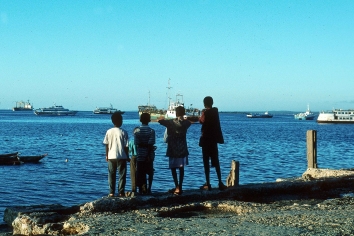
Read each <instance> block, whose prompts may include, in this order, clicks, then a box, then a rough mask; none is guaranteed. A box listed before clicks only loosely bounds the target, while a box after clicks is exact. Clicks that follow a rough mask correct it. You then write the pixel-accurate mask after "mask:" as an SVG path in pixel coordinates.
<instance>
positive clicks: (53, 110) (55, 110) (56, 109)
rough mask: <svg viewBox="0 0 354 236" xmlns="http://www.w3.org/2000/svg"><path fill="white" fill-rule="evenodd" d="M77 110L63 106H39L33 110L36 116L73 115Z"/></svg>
mask: <svg viewBox="0 0 354 236" xmlns="http://www.w3.org/2000/svg"><path fill="white" fill-rule="evenodd" d="M76 113H77V111H72V110H69V109H66V108H64V107H63V106H57V105H54V106H51V107H46V108H39V109H36V110H35V111H34V114H36V115H38V116H74V115H76Z"/></svg>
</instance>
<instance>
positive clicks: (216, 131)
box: [199, 96, 227, 190]
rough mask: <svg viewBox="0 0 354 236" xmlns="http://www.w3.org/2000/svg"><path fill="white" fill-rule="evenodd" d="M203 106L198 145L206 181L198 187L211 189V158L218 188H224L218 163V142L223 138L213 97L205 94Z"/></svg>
mask: <svg viewBox="0 0 354 236" xmlns="http://www.w3.org/2000/svg"><path fill="white" fill-rule="evenodd" d="M203 102H204V107H205V109H203V111H202V115H201V117H200V119H199V122H200V123H201V124H202V128H201V131H202V134H201V137H200V140H199V146H200V147H202V154H203V165H204V172H205V179H206V182H205V184H204V185H203V186H201V187H200V189H202V190H211V185H210V167H209V159H210V160H211V166H212V167H215V171H216V174H217V176H218V180H219V190H224V189H226V188H227V187H226V186H225V185H224V184H223V182H222V180H221V171H220V164H219V151H218V143H220V144H223V143H224V138H223V136H222V131H221V126H220V120H219V111H218V108H216V107H213V98H212V97H210V96H207V97H205V98H204V100H203Z"/></svg>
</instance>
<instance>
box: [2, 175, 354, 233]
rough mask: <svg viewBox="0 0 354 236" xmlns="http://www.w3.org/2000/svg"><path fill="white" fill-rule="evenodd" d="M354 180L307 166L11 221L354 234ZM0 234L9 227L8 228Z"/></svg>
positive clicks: (80, 228) (116, 228) (53, 226)
mask: <svg viewBox="0 0 354 236" xmlns="http://www.w3.org/2000/svg"><path fill="white" fill-rule="evenodd" d="M353 179H354V175H353V170H322V169H308V170H307V171H306V172H305V173H304V174H303V175H302V176H301V177H299V178H294V179H279V180H278V181H277V182H274V183H262V184H253V185H252V184H251V185H243V186H234V187H229V188H228V189H227V190H225V191H219V190H217V189H214V190H212V191H202V190H191V191H186V193H184V194H183V195H181V196H173V195H171V194H168V193H160V194H155V195H153V196H137V197H125V198H118V197H115V198H108V197H102V198H101V199H97V200H96V201H93V202H88V203H85V204H83V205H81V206H80V210H79V211H78V212H76V213H74V214H69V215H68V216H67V218H66V220H64V221H62V222H51V223H50V222H47V224H43V222H42V223H41V224H38V222H40V218H41V217H40V215H41V214H39V213H38V212H37V213H36V212H31V213H29V212H27V214H23V215H22V216H20V217H17V218H16V219H15V220H14V224H13V225H15V226H16V225H17V226H19V227H18V229H17V230H22V232H19V231H16V232H15V231H14V233H22V234H29V232H32V234H33V235H35V232H37V233H42V234H43V233H47V234H48V235H60V234H61V235H70V234H71V235H177V234H180V235H274V234H278V235H353V234H354V226H353V223H354V222H353V221H354V219H353V218H352V216H353V213H354V198H353V184H352V183H353ZM19 211H21V210H19ZM42 213H43V212H42ZM44 215H45V214H42V215H41V216H42V217H44ZM5 217H6V213H5ZM51 217H52V218H53V216H52V215H51ZM46 219H47V218H46ZM42 221H43V218H42ZM60 224H61V227H59V225H60ZM26 227H27V228H26ZM26 230H27V231H26ZM28 230H30V231H28ZM0 235H11V233H10V232H9V231H8V229H7V231H6V230H5V229H2V233H1V234H0Z"/></svg>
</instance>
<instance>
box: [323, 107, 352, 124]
mask: <svg viewBox="0 0 354 236" xmlns="http://www.w3.org/2000/svg"><path fill="white" fill-rule="evenodd" d="M317 123H333V124H354V109H345V110H343V109H334V110H332V111H322V112H320V114H319V116H318V118H317Z"/></svg>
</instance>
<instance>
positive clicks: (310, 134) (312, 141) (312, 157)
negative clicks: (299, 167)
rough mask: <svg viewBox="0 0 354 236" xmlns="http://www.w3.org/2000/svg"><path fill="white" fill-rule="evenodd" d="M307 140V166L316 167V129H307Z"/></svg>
mask: <svg viewBox="0 0 354 236" xmlns="http://www.w3.org/2000/svg"><path fill="white" fill-rule="evenodd" d="M306 140H307V168H317V131H316V130H308V131H307V133H306Z"/></svg>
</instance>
